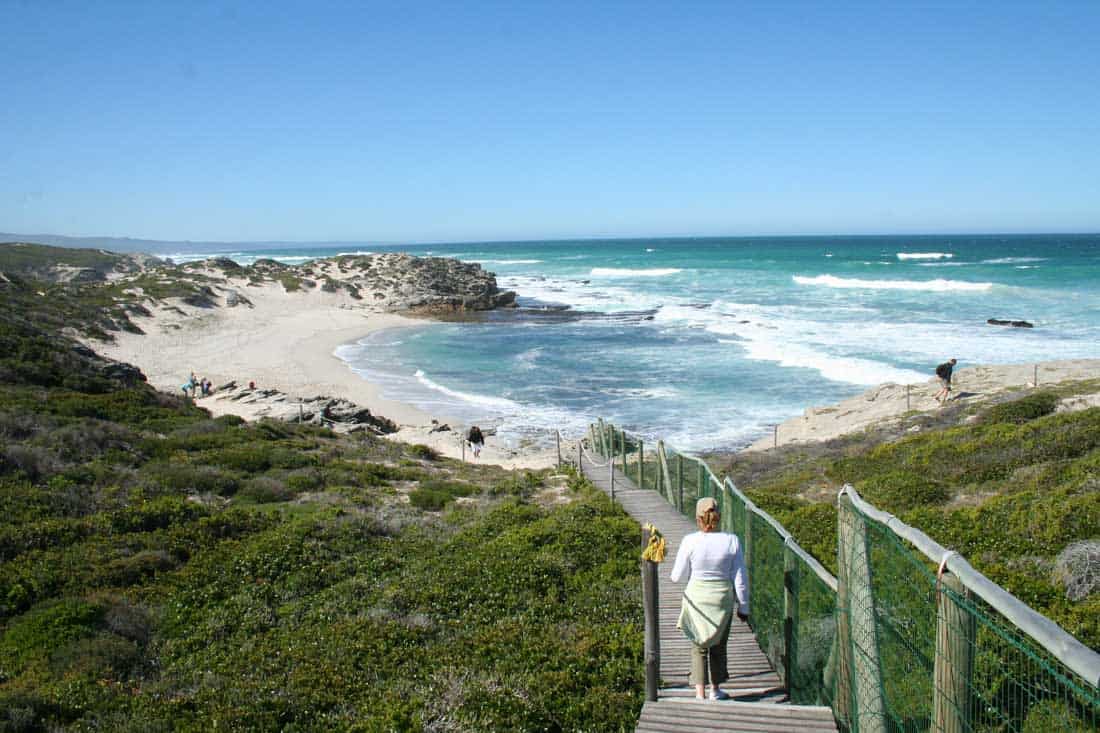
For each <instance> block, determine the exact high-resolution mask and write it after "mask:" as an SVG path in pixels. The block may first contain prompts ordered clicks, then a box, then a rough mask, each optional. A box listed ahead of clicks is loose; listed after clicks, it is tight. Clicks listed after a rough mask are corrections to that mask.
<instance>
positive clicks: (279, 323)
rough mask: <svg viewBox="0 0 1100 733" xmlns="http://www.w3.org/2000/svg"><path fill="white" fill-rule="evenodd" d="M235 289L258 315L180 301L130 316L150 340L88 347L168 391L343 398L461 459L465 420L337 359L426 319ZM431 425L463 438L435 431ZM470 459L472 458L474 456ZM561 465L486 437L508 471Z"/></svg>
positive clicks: (327, 297)
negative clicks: (190, 382) (346, 347)
mask: <svg viewBox="0 0 1100 733" xmlns="http://www.w3.org/2000/svg"><path fill="white" fill-rule="evenodd" d="M238 290H239V291H240V292H241V293H242V294H243V295H244V296H245V297H247V298H248V299H249V300H250V301H251V302H252V307H249V306H248V305H244V304H242V305H237V306H235V307H226V306H224V305H220V306H218V307H213V308H196V307H191V306H187V305H183V304H180V303H178V302H176V303H174V304H173V306H171V307H158V308H157V309H155V310H154V312H153V316H152V317H151V318H144V317H135V318H133V320H134V323H136V324H137V325H138V326H139V327H140V328H141V329H142V330H143V331H145V335H139V334H130V333H116V334H115V337H116V341H115V343H113V344H112V343H102V342H89V346H91V347H92V348H93V349H95V350H96V351H97V352H99V353H100V354H102V355H104V356H106V357H109V358H111V359H116V360H118V361H124V362H129V363H131V364H134V365H135V366H137V367H139V368H140V369H141V370H142V372H144V373H145V375H146V377H148V379H149V382H150V383H151V384H152V385H154V386H156V387H157V388H159V389H162V390H164V391H167V392H172V391H175V390H179V388H180V385H181V384H183V383H184V382H186V381H187V379H188V377H189V375H190V374H191V372H194V373H195V375H196V376H198V377H200V378H201V377H206V378H208V379H209V380H210V381H211V382H212V383H213V384H214V386H215V387H217V386H219V385H221V384H225V383H227V382H230V381H236V382H237V383H238V384H239V385H240V384H247V383H248V382H250V381H254V382H255V383H256V387H257V388H259V389H267V388H273V389H277V390H280V391H281V392H285V393H287V394H288V395H290V396H291V398H294V397H313V396H318V395H325V396H330V397H343V398H345V399H347V400H350V401H352V402H354V403H356V404H359V405H362V406H363V407H366V408H367V409H369V410H370V411H371V413H373V414H375V415H381V416H384V417H387V418H389V419H390V420H393V421H394V422H395V423H397V424H398V426H399V427H400V430H399V432H397V433H396V434H394V435H392V436H388V437H390V438H392V439H395V440H400V441H404V442H408V443H422V444H425V445H429V446H431V447H432V448H434V449H435V450H437V451H439V452H440V453H442V454H443V455H446V456H450V457H455V458H458V457H461V455H462V443H461V441H460V440H459V439H458V435H461V434H462V431H463V429H464V427H465V426H464V425H462V423H461V422H460V421H456V420H453V419H450V418H448V417H447V416H444V415H428V414H426V413H425V412H423V411H421V410H418V409H417V408H415V407H413V406H411V405H408V404H405V403H402V402H396V401H394V400H389V399H385V398H384V397H382V396H381V394H380V392H379V389H378V388H377V386H375V385H373V384H371V383H370V382H368V381H367V380H365V379H363V378H362V377H361V376H359V375H358V374H356V373H355V372H353V371H352V370H351V368H350V367H349V366H348V365H347V363H346V362H344V361H343V360H341V359H339V358H337V357H336V356H335V355H334V353H333V352H334V351H335V350H336V348H337V347H338V346H340V345H341V344H346V343H352V342H355V341H357V340H359V339H361V338H363V337H364V336H366V335H368V334H370V333H372V332H374V331H378V330H381V329H385V328H398V327H409V326H413V325H416V324H418V323H422V321H418V320H416V319H412V318H407V317H403V316H399V315H395V314H393V313H385V312H381V311H380V310H378V309H376V308H372V307H371V306H368V305H364V304H363V302H362V301H357V300H354V299H352V298H351V297H349V296H348V295H347V294H346V293H344V292H343V291H341V292H337V293H326V292H323V291H321V290H320V288H317V289H315V290H312V291H310V292H293V293H287V292H285V291H284V290H283V288H282V286H281V285H278V284H275V283H267V284H265V285H263V286H255V285H250V286H244V285H240V286H239V287H238ZM197 403H198V404H199V405H201V406H202V407H204V408H206V409H208V410H210V412H211V413H213V414H214V415H221V414H226V413H231V414H235V415H239V416H241V417H243V418H245V419H254V418H256V417H257V416H258V411H257V409H256V408H255V407H254V406H251V405H248V404H241V403H240V402H236V401H229V400H219V399H218V395H217V394H214V395H212V396H210V397H206V398H201V399H199V400H197ZM433 419H436V420H438V421H439V422H440V423H446V424H449V425H450V426H451V427H452V428H455V430H456V431H458V432H435V433H431V432H429V431H430V430H431V428H432V427H433V426H432V420H433ZM466 457H467V459H468V460H474V459H473V457H472V456H471V455H470V454H469V451H467V456H466ZM556 457H557V454H556V451H546V450H541V451H538V452H525V451H517V450H514V449H510V448H508V447H506V446H503V445H500V444H498V442H497V440H496V439H495V437H494V436H487V438H486V445H485V449H484V450H483V451H482V453H481V457H480V459H478V460H479V461H480V462H482V463H490V464H496V465H501V466H504V467H506V468H544V467H548V466H552V465H554V463H555V461H556Z"/></svg>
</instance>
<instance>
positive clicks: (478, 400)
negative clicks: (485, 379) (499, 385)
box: [414, 369, 521, 412]
mask: <svg viewBox="0 0 1100 733" xmlns="http://www.w3.org/2000/svg"><path fill="white" fill-rule="evenodd" d="M414 376H415V377H416V381H418V382H420V384H422V385H424V386H425V387H427V388H428V389H430V390H434V391H436V392H439V393H440V394H444V395H447V396H448V397H451V398H453V399H456V400H460V401H462V402H467V403H469V404H471V405H476V406H478V407H485V408H489V409H491V410H502V411H504V412H515V411H516V410H519V409H520V407H521V406H520V404H519V403H518V402H513V401H512V400H509V399H506V398H504V397H490V396H489V395H481V394H475V393H473V392H460V391H458V390H457V389H451V388H450V387H444V386H443V385H442V384H438V383H436V382H433V381H432V380H431V379H429V378H428V375H427V374H425V373H424V370H422V369H417V370H416V374H415V375H414Z"/></svg>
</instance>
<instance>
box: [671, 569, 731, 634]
mask: <svg viewBox="0 0 1100 733" xmlns="http://www.w3.org/2000/svg"><path fill="white" fill-rule="evenodd" d="M733 604H734V598H733V583H731V582H729V581H728V580H692V581H690V582H689V583H688V585H687V588H686V589H684V600H683V603H682V604H681V606H680V618H679V620H678V621H677V622H676V628H678V629H680V631H683V632H684V636H686V637H687V638H688V639H690V640H691V641H692V642H694V643H695V644H698V645H699V646H701V647H710V646H714V645H715V644H717V643H718V638H719V637H720V636H721V634H722V630H723V629H724V628H725V627H726V625H727V624H729V622H730V617H731V616H732V615H733Z"/></svg>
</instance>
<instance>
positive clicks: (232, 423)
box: [214, 415, 246, 428]
mask: <svg viewBox="0 0 1100 733" xmlns="http://www.w3.org/2000/svg"><path fill="white" fill-rule="evenodd" d="M214 422H216V423H218V424H219V425H224V426H226V427H229V428H235V427H239V426H241V425H244V424H246V423H245V419H244V418H243V417H241V416H240V415H218V416H217V417H216V418H214Z"/></svg>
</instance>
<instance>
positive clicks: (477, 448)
mask: <svg viewBox="0 0 1100 733" xmlns="http://www.w3.org/2000/svg"><path fill="white" fill-rule="evenodd" d="M466 441H467V442H468V443H469V444H470V450H472V451H473V452H474V458H478V457H480V456H481V448H482V446H484V445H485V436H484V435H482V434H481V428H479V427H478V426H477V425H472V426H470V432H469V433H467V434H466Z"/></svg>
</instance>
